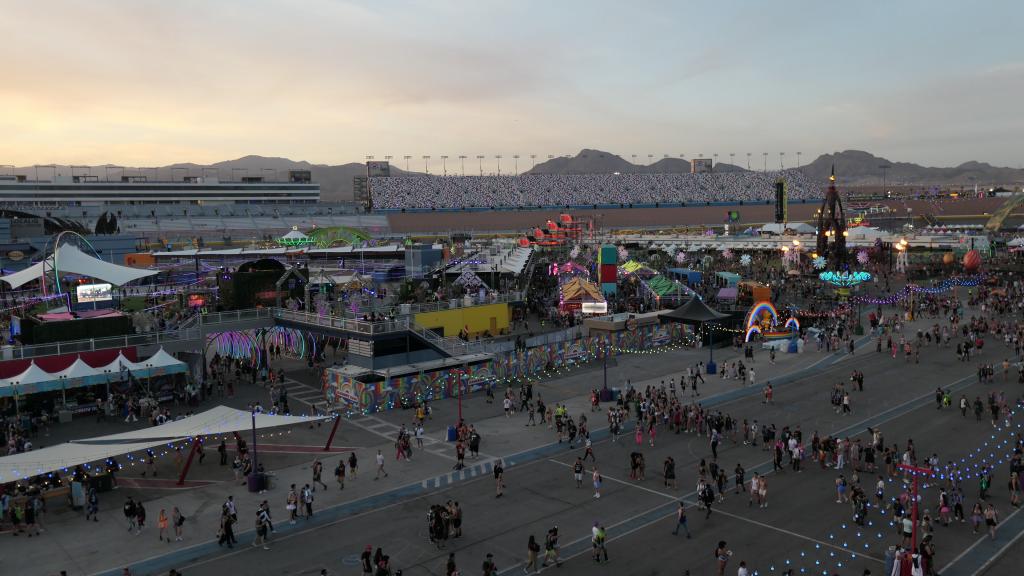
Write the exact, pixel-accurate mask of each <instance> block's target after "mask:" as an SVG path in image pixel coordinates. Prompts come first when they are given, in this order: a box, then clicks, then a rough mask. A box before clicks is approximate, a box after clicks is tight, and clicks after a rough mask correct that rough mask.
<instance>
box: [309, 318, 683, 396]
mask: <svg viewBox="0 0 1024 576" xmlns="http://www.w3.org/2000/svg"><path fill="white" fill-rule="evenodd" d="M684 336H685V328H684V326H683V325H682V324H676V323H672V324H666V325H664V326H659V325H653V326H643V327H640V328H638V329H636V330H632V331H630V330H623V331H620V332H611V333H603V334H599V335H594V336H590V337H588V338H580V339H577V340H571V341H565V342H555V343H551V344H544V345H541V346H536V347H533V348H529V349H527V350H517V351H513V352H504V353H500V354H496V355H495V357H494V359H493V360H487V361H485V362H480V363H477V364H472V365H464V366H461V367H458V368H448V369H443V370H435V371H424V372H418V373H413V374H407V375H403V376H395V377H390V378H387V379H385V380H382V381H380V382H372V383H365V382H359V381H358V380H355V379H353V378H350V377H346V376H344V375H343V374H341V373H340V372H337V371H334V370H331V369H328V370H327V371H326V372H325V374H324V381H323V387H324V394H325V397H326V398H327V399H328V400H329V401H334V402H335V403H337V404H338V405H339V406H340V407H341V409H342V410H343V411H345V412H347V413H349V414H355V413H360V412H362V413H367V414H368V413H373V412H379V411H382V410H390V409H392V408H395V407H399V406H401V404H402V401H403V399H404V400H405V401H406V402H412V401H417V400H421V399H426V400H437V399H442V398H452V397H454V396H457V395H458V393H459V389H460V388H461V389H462V394H464V395H470V394H473V393H477V392H480V391H482V390H484V389H485V387H486V386H488V385H491V384H493V383H499V384H500V383H505V382H511V381H514V380H515V379H517V378H528V377H531V376H538V375H540V374H541V373H542V372H544V370H546V369H549V368H550V369H558V368H565V367H571V366H575V365H579V364H585V363H587V362H590V361H593V360H598V359H601V358H603V357H604V355H605V353H606V352H607V353H608V355H609V356H615V355H618V354H628V353H629V352H630V351H639V350H652V349H655V348H659V347H663V346H667V345H670V344H676V343H679V342H680V341H681V340H682V339H683V337H684Z"/></svg>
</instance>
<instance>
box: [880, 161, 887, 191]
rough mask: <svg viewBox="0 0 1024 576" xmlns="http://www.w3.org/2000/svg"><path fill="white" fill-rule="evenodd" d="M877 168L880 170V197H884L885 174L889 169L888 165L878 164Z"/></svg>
mask: <svg viewBox="0 0 1024 576" xmlns="http://www.w3.org/2000/svg"><path fill="white" fill-rule="evenodd" d="M878 167H879V168H881V169H882V195H885V173H886V171H887V170H888V169H889V165H888V164H879V165H878Z"/></svg>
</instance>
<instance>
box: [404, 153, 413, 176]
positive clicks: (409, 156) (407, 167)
mask: <svg viewBox="0 0 1024 576" xmlns="http://www.w3.org/2000/svg"><path fill="white" fill-rule="evenodd" d="M402 158H405V171H406V172H408V171H409V158H412V156H411V155H409V154H406V155H405V156H402Z"/></svg>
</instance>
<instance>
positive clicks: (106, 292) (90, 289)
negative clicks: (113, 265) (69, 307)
mask: <svg viewBox="0 0 1024 576" xmlns="http://www.w3.org/2000/svg"><path fill="white" fill-rule="evenodd" d="M75 290H76V293H77V295H78V301H79V302H106V301H108V300H110V299H111V295H110V284H82V285H81V286H78V287H76V288H75Z"/></svg>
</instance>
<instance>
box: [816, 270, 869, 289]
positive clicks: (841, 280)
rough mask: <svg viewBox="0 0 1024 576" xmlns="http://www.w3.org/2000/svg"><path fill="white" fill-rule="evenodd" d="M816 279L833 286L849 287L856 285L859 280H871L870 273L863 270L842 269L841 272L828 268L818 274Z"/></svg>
mask: <svg viewBox="0 0 1024 576" xmlns="http://www.w3.org/2000/svg"><path fill="white" fill-rule="evenodd" d="M818 279H820V280H821V281H822V282H827V283H829V284H831V285H833V286H839V287H841V288H849V287H851V286H856V285H858V284H860V283H861V282H867V281H868V280H871V274H869V273H867V272H864V271H859V272H850V271H848V270H844V271H842V272H834V271H831V270H830V271H826V272H822V273H821V274H818Z"/></svg>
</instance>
